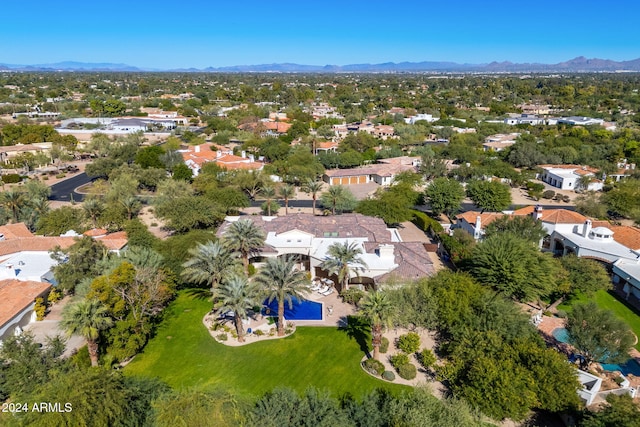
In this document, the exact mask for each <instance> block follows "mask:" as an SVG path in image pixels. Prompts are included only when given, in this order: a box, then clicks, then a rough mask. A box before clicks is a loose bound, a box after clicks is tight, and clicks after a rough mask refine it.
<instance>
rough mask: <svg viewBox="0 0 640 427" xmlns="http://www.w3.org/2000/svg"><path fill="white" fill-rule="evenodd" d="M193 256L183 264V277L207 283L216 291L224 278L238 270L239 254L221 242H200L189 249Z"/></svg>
mask: <svg viewBox="0 0 640 427" xmlns="http://www.w3.org/2000/svg"><path fill="white" fill-rule="evenodd" d="M189 255H191V257H190V258H189V259H188V260H187V261H186V262H185V263H184V264H182V266H183V267H184V270H182V277H183V278H184V279H185V280H188V281H191V282H195V283H206V284H208V285H209V286H210V287H211V290H212V291H214V290H215V288H216V287H218V286H219V285H220V283H221V282H222V280H223V279H224V278H225V277H226V276H228V275H230V274H232V273H233V272H234V271H236V270H238V269H239V267H240V265H239V263H238V254H237V253H236V252H234V251H233V250H231V249H230V248H228V247H226V246H225V245H222V244H221V243H220V242H211V241H209V242H207V243H204V244H203V243H198V246H196V247H195V248H191V249H190V250H189Z"/></svg>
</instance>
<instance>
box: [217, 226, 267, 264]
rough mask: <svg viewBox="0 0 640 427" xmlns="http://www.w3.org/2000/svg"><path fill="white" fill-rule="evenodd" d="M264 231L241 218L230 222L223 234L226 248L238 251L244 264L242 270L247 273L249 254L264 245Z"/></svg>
mask: <svg viewBox="0 0 640 427" xmlns="http://www.w3.org/2000/svg"><path fill="white" fill-rule="evenodd" d="M265 238H266V236H265V235H264V232H263V231H262V230H261V229H260V227H258V226H257V225H255V224H254V223H253V221H251V220H250V219H241V220H238V221H236V222H233V223H231V225H230V226H229V228H228V229H227V231H226V232H225V235H224V241H225V244H226V245H227V247H228V248H230V249H231V250H233V251H236V252H239V253H240V256H241V257H242V264H243V265H244V272H245V273H246V274H247V276H248V275H249V256H250V255H255V254H257V253H258V251H259V249H260V248H262V246H264V240H265Z"/></svg>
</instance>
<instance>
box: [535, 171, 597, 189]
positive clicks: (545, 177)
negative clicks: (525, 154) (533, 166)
mask: <svg viewBox="0 0 640 427" xmlns="http://www.w3.org/2000/svg"><path fill="white" fill-rule="evenodd" d="M540 168H541V169H542V173H541V174H540V176H539V179H540V180H541V181H544V182H546V183H547V184H549V185H551V186H552V187H556V188H560V189H561V190H575V189H576V188H577V189H584V188H580V182H579V180H580V179H581V178H582V177H584V176H587V177H591V182H589V183H588V184H587V188H586V190H589V191H599V190H602V187H603V185H604V184H603V182H602V181H601V180H598V179H596V178H595V174H596V173H597V172H598V170H597V169H594V168H592V167H589V166H579V165H540Z"/></svg>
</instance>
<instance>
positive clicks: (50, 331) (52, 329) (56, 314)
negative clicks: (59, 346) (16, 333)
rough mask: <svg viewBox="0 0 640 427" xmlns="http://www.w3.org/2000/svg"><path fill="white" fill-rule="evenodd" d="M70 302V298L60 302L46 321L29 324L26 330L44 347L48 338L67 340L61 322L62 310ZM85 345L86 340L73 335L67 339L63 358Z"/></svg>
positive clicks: (53, 307) (52, 309) (51, 310)
mask: <svg viewBox="0 0 640 427" xmlns="http://www.w3.org/2000/svg"><path fill="white" fill-rule="evenodd" d="M69 301H70V298H69V297H66V298H64V299H63V300H61V301H58V302H57V303H56V304H54V305H53V306H52V307H51V309H50V311H49V313H48V314H47V315H46V317H45V318H44V320H41V321H39V322H38V321H36V322H33V323H29V324H28V325H27V326H25V328H24V330H26V331H30V332H31V333H32V334H33V336H34V339H35V341H36V342H39V343H40V344H43V345H44V344H46V343H47V338H53V337H55V336H56V335H60V336H61V337H63V338H66V337H67V336H66V334H65V332H64V331H63V330H62V329H60V326H59V322H60V320H61V319H62V309H63V308H64V306H65V305H67V304H68V303H69ZM85 344H86V341H85V339H84V338H82V337H81V336H78V335H72V336H71V337H70V338H68V339H67V347H66V349H65V351H64V353H63V356H64V357H69V356H71V355H72V354H73V353H74V352H75V351H76V350H78V349H79V348H80V347H82V346H84V345H85Z"/></svg>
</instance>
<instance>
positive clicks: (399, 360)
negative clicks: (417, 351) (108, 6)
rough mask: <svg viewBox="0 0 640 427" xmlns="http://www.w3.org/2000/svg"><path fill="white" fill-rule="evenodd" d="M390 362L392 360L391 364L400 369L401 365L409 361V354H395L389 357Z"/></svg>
mask: <svg viewBox="0 0 640 427" xmlns="http://www.w3.org/2000/svg"><path fill="white" fill-rule="evenodd" d="M389 362H391V366H393V367H394V368H396V369H399V368H400V366H402V365H406V364H407V363H409V356H408V355H406V354H405V353H398V354H394V355H393V356H391V357H389Z"/></svg>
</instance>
